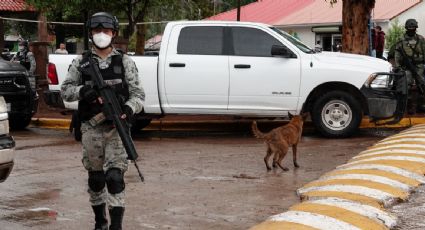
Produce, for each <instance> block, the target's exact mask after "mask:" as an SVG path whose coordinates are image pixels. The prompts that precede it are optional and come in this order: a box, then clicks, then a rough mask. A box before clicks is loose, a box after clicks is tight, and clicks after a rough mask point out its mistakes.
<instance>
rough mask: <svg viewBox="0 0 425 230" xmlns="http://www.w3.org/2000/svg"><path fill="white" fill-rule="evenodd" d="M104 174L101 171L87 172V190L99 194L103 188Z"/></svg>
mask: <svg viewBox="0 0 425 230" xmlns="http://www.w3.org/2000/svg"><path fill="white" fill-rule="evenodd" d="M105 181H106V180H105V173H103V171H93V172H89V188H90V189H91V190H92V191H93V192H100V191H102V189H103V188H105Z"/></svg>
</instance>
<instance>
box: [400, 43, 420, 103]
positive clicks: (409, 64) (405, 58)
mask: <svg viewBox="0 0 425 230" xmlns="http://www.w3.org/2000/svg"><path fill="white" fill-rule="evenodd" d="M399 51H400V53H401V56H403V62H404V63H403V64H404V65H405V66H406V68H407V69H408V70H410V72H411V73H412V76H413V78H414V79H415V82H416V87H417V88H418V90H419V93H421V95H422V96H425V84H424V83H422V82H423V80H422V81H421V80H420V78H421V77H422V76H419V75H418V72H416V66H415V65H414V64H413V63H412V61H411V60H410V57H409V56H407V54H406V52H405V51H404V49H403V47H401V48H400V49H399Z"/></svg>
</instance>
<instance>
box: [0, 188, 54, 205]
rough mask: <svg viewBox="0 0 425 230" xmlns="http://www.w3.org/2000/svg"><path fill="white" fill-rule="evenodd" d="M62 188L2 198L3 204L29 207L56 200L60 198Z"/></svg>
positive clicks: (0, 202)
mask: <svg viewBox="0 0 425 230" xmlns="http://www.w3.org/2000/svg"><path fill="white" fill-rule="evenodd" d="M60 192H61V190H60V189H51V190H46V191H40V192H37V193H34V194H27V195H23V196H18V197H14V198H13V199H8V200H1V201H0V205H1V206H7V207H11V208H16V209H18V208H29V207H32V206H34V205H35V204H37V203H39V202H40V201H44V200H54V199H57V198H59V195H60Z"/></svg>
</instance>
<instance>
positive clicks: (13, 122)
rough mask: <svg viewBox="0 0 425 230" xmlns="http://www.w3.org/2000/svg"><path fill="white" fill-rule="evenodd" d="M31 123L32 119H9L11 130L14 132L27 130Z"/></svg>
mask: <svg viewBox="0 0 425 230" xmlns="http://www.w3.org/2000/svg"><path fill="white" fill-rule="evenodd" d="M30 122H31V117H30V116H28V117H21V118H15V119H13V118H9V125H10V128H11V129H13V130H21V129H25V128H26V127H27V126H28V125H29V124H30Z"/></svg>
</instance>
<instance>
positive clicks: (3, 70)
mask: <svg viewBox="0 0 425 230" xmlns="http://www.w3.org/2000/svg"><path fill="white" fill-rule="evenodd" d="M0 96H3V97H4V99H5V100H6V103H7V106H8V107H7V108H8V112H9V124H10V127H11V128H12V129H23V128H25V127H27V126H28V125H29V123H30V122H31V118H32V116H33V115H34V114H35V113H36V112H37V109H38V99H39V97H38V94H37V91H36V84H35V77H34V76H33V75H31V74H29V72H28V71H27V70H26V69H25V67H24V66H22V65H20V64H19V63H12V62H9V61H5V60H3V59H1V58H0Z"/></svg>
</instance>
